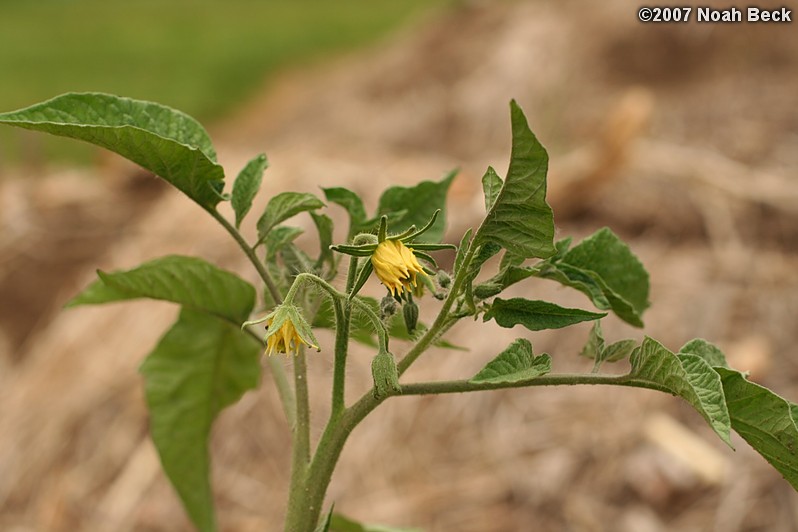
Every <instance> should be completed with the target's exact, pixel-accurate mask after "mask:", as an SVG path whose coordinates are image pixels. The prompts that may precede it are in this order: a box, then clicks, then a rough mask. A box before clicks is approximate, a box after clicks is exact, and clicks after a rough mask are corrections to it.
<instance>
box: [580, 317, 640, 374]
mask: <svg viewBox="0 0 798 532" xmlns="http://www.w3.org/2000/svg"><path fill="white" fill-rule="evenodd" d="M635 347H637V342H636V341H634V340H631V339H626V340H619V341H617V342H614V343H612V344H609V345H606V344H605V343H604V334H603V333H602V332H601V322H599V321H596V322H594V323H593V328H592V329H591V330H590V336H589V337H588V340H587V343H586V344H585V347H584V348H583V349H582V352H581V353H579V354H580V355H581V356H583V357H587V358H592V359H594V360H595V361H596V363H595V364H594V365H593V373H596V372H598V370H599V369H600V368H601V365H602V364H603V363H604V362H617V361H619V360H623V359H624V358H626V357H628V356H629V355H631V354H632V351H634V349H635Z"/></svg>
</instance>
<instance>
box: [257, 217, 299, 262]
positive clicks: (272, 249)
mask: <svg viewBox="0 0 798 532" xmlns="http://www.w3.org/2000/svg"><path fill="white" fill-rule="evenodd" d="M302 233H304V231H303V230H302V229H300V228H299V227H291V226H290V225H278V226H277V227H275V228H273V229H272V230H271V231H269V234H268V235H266V238H264V239H263V246H264V247H265V248H266V261H267V262H269V261H272V260H274V257H276V256H277V254H278V253H280V251H282V249H283V248H284V247H285V246H287V245H288V244H290V243H291V242H293V241H294V240H296V238H297V237H298V236H299V235H301V234H302Z"/></svg>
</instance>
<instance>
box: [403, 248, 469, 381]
mask: <svg viewBox="0 0 798 532" xmlns="http://www.w3.org/2000/svg"><path fill="white" fill-rule="evenodd" d="M473 242H474V241H473V240H471V243H469V247H468V252H467V253H466V255H465V257H464V259H463V263H462V264H461V265H460V270H459V271H458V272H457V274H456V275H455V278H454V282H453V283H452V289H451V291H450V292H449V295H448V296H447V297H446V300H444V302H443V306H442V307H441V310H440V312H438V316H437V317H436V318H435V321H434V322H433V323H432V325H431V326H430V328H429V329H428V330H427V332H426V333H424V336H422V337H421V338H420V339H419V340H418V342H416V344H415V345H414V346H413V347H412V348H411V349H410V351H408V352H407V354H406V355H405V356H404V358H402V360H400V361H399V363H398V364H397V365H396V367H397V369H398V370H399V375H402V374H403V373H404V372H405V371H407V368H409V367H410V365H411V364H413V362H415V361H416V359H418V357H420V356H421V354H422V353H423V352H424V351H426V350H427V348H428V347H429V346H430V345H431V344H432V343H433V342H434V341H435V340H436V339H437V338H438V337H439V336H440V335H441V334H443V333H444V331H445V330H447V329H449V328H450V327H451V326H452V325H454V323H455V321H456V320H454V319H452V317H451V316H450V315H449V310H451V308H452V305H453V304H454V301H455V300H456V299H457V297H458V296H459V295H460V289H461V288H462V286H463V283H464V282H465V278H466V276H467V275H468V266H469V265H470V264H471V261H472V260H473V258H474V253H475V251H476V247H475V246H474V244H473Z"/></svg>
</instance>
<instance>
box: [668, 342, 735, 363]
mask: <svg viewBox="0 0 798 532" xmlns="http://www.w3.org/2000/svg"><path fill="white" fill-rule="evenodd" d="M679 353H680V354H681V353H690V354H692V355H698V356H700V357H701V358H703V359H704V360H706V361H707V363H708V364H709V365H710V366H712V367H713V368H714V367H723V368H728V367H729V365H728V364H727V363H726V356H725V355H724V354H723V351H721V350H720V349H719V348H718V347H717V346H716V345H714V344H712V343H710V342H707V341H706V340H704V339H702V338H695V339H693V340H690V341H689V342H687V343H686V344H684V345H683V346H682V348H681V349H679Z"/></svg>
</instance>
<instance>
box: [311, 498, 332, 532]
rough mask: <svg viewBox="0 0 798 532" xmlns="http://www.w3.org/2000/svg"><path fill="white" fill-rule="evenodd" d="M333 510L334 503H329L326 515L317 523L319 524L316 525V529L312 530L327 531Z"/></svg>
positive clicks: (316, 531) (317, 531)
mask: <svg viewBox="0 0 798 532" xmlns="http://www.w3.org/2000/svg"><path fill="white" fill-rule="evenodd" d="M333 510H335V504H331V505H330V511H329V512H327V515H326V516H325V517H324V520H323V521H322V522H321V523H319V526H317V527H316V530H315V531H314V532H327V531H328V530H330V524H331V523H332V516H333Z"/></svg>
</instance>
